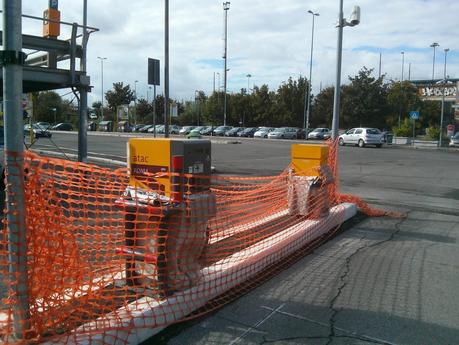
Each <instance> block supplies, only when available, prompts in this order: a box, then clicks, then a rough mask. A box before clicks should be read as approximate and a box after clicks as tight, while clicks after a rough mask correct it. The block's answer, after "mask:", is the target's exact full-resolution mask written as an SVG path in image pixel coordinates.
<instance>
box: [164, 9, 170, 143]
mask: <svg viewBox="0 0 459 345" xmlns="http://www.w3.org/2000/svg"><path fill="white" fill-rule="evenodd" d="M164 60H165V61H164V136H165V137H166V138H169V115H170V108H169V0H165V9H164Z"/></svg>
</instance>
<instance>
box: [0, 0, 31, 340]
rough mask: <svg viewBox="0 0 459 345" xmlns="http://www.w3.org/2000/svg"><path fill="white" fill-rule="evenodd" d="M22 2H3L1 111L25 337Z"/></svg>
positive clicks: (19, 317) (18, 332) (18, 324)
mask: <svg viewBox="0 0 459 345" xmlns="http://www.w3.org/2000/svg"><path fill="white" fill-rule="evenodd" d="M21 4H22V1H12V0H4V1H3V52H2V53H3V58H2V61H1V63H2V65H3V86H4V87H3V110H4V114H5V115H4V116H5V117H4V122H5V127H4V135H5V151H4V152H5V171H6V174H5V180H6V181H5V182H6V230H7V246H6V248H7V250H8V266H9V286H8V288H9V289H10V290H11V292H12V294H11V296H12V298H13V301H12V304H11V306H12V308H13V327H14V328H13V331H14V334H15V336H16V337H17V338H18V339H24V338H25V337H26V332H27V331H29V330H30V314H29V291H28V269H27V236H26V231H27V229H26V223H25V207H24V204H25V197H24V149H23V133H24V129H23V124H24V123H23V116H22V76H23V67H22V66H23V64H24V61H25V54H24V53H23V52H22V18H21V15H22V6H21Z"/></svg>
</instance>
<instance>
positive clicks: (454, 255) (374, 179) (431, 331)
mask: <svg viewBox="0 0 459 345" xmlns="http://www.w3.org/2000/svg"><path fill="white" fill-rule="evenodd" d="M53 140H54V141H55V142H56V143H57V144H58V145H59V146H60V149H61V150H63V151H65V152H67V153H73V154H75V153H76V149H77V136H76V135H74V134H69V133H55V134H53ZM127 140H128V138H127V137H123V136H103V135H94V134H91V135H89V136H88V141H89V143H88V151H89V156H90V157H92V158H103V159H110V160H117V161H125V160H126V142H127ZM212 141H213V146H212V156H213V157H212V161H213V165H214V166H215V167H216V169H217V172H218V173H220V174H235V175H244V176H256V175H275V174H278V173H279V172H281V171H282V170H283V169H284V168H285V167H286V166H287V165H288V163H289V161H290V145H291V144H292V143H293V142H295V141H291V140H263V139H255V140H254V139H247V140H244V139H243V140H239V141H238V143H234V141H233V140H231V139H230V140H228V139H223V138H213V139H212ZM35 147H36V148H39V149H42V150H45V151H53V150H54V151H56V149H55V148H53V144H52V143H51V142H50V141H49V140H48V139H40V140H39V141H38V142H37V144H36V145H35ZM458 159H459V152H457V151H448V150H428V149H410V148H403V147H398V146H384V147H383V148H380V149H379V148H374V147H365V148H358V147H349V146H345V147H340V149H339V170H340V173H339V177H340V185H341V190H342V192H343V193H352V194H354V195H357V196H360V197H362V198H364V199H365V200H366V201H368V202H370V203H371V204H372V205H373V206H376V207H380V208H384V209H390V210H395V211H399V212H404V213H406V215H407V217H406V218H404V219H396V218H388V217H383V218H365V217H363V216H359V217H357V218H356V219H354V220H353V221H352V222H351V223H350V224H346V225H345V227H344V229H345V230H343V231H342V232H341V233H340V234H339V235H338V236H336V237H335V238H334V239H332V240H331V241H329V242H328V243H326V244H325V245H323V246H322V247H320V248H318V249H316V250H314V252H312V253H310V255H308V256H306V257H304V258H303V259H301V260H300V261H298V262H297V263H296V264H294V265H293V266H291V267H290V268H289V269H287V270H285V271H283V272H282V273H281V274H279V275H278V276H276V277H274V278H272V279H271V280H270V281H268V282H266V283H265V284H263V285H261V286H259V287H258V288H256V289H255V290H253V291H251V292H250V293H248V294H247V295H245V296H243V297H241V298H239V299H237V300H236V301H234V302H233V303H231V304H229V305H228V306H226V307H224V308H223V309H221V310H219V311H218V312H216V313H214V314H212V315H209V316H206V317H203V318H201V319H198V320H194V321H192V322H188V323H184V324H180V325H176V326H172V327H170V328H168V329H167V330H165V331H164V332H162V333H160V334H159V335H157V336H156V337H155V338H154V339H152V340H150V341H148V342H146V343H147V344H158V343H163V344H185V343H186V344H265V343H275V344H331V343H333V344H370V343H378V344H426V343H432V344H453V343H455V342H456V341H457V339H459V328H458V326H457V325H459V316H458V313H457V310H458V309H459V297H458V296H457V292H456V290H457V286H458V285H459V268H458V266H457V264H456V263H457V261H458V260H459V256H458V253H459V250H458V249H459V248H458V245H457V243H458V242H459V227H458V224H459V211H458V210H459V189H458V187H457V186H459V171H458V169H457V166H458V164H457V163H458ZM108 162H109V161H106V163H105V164H109V163H108Z"/></svg>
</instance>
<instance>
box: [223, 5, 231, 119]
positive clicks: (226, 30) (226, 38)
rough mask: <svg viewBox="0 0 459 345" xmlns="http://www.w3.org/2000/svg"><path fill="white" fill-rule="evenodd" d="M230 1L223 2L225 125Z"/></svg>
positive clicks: (224, 116)
mask: <svg viewBox="0 0 459 345" xmlns="http://www.w3.org/2000/svg"><path fill="white" fill-rule="evenodd" d="M229 4H230V3H229V2H224V3H223V10H224V11H225V48H224V53H223V58H224V59H225V69H224V71H223V72H224V77H225V78H224V85H223V89H224V90H223V92H224V96H223V125H224V126H226V112H227V105H226V89H227V86H228V10H229Z"/></svg>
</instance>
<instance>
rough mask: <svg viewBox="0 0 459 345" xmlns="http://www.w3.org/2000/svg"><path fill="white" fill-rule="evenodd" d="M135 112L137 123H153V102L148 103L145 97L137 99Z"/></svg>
mask: <svg viewBox="0 0 459 345" xmlns="http://www.w3.org/2000/svg"><path fill="white" fill-rule="evenodd" d="M135 113H136V116H137V123H153V103H149V102H148V101H147V100H146V99H145V98H140V99H139V100H138V101H137V105H136V109H135Z"/></svg>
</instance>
